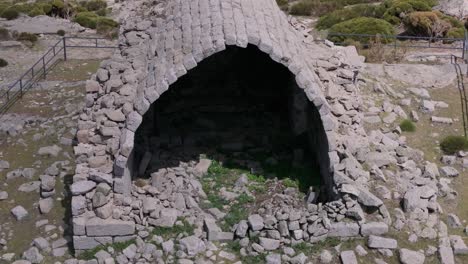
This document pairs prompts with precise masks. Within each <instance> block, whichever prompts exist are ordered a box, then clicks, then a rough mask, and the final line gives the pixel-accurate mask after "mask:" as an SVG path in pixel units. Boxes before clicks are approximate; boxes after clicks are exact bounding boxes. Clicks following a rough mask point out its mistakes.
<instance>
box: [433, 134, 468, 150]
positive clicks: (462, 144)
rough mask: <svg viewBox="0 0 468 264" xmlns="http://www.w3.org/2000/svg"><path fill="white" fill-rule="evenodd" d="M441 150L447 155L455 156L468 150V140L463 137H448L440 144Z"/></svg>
mask: <svg viewBox="0 0 468 264" xmlns="http://www.w3.org/2000/svg"><path fill="white" fill-rule="evenodd" d="M440 148H441V149H442V151H443V152H444V153H446V154H454V153H456V152H458V151H460V150H467V149H468V140H467V139H466V138H465V137H463V136H447V137H445V138H444V139H443V140H442V141H441V142H440Z"/></svg>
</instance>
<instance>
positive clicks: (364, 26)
mask: <svg viewBox="0 0 468 264" xmlns="http://www.w3.org/2000/svg"><path fill="white" fill-rule="evenodd" d="M329 32H330V33H344V34H370V35H377V34H379V35H393V34H395V31H394V29H393V26H392V25H391V24H390V23H388V22H387V21H385V20H382V19H378V18H370V17H359V18H353V19H351V20H348V21H344V22H341V23H338V24H336V25H334V26H332V27H331V28H330V31H329ZM347 38H350V39H353V40H357V41H360V42H361V43H365V42H368V41H369V39H368V38H358V37H344V36H331V37H330V38H329V39H330V40H331V41H333V42H343V41H344V40H345V39H347ZM382 42H384V43H386V42H387V40H386V39H382Z"/></svg>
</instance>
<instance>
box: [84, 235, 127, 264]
mask: <svg viewBox="0 0 468 264" xmlns="http://www.w3.org/2000/svg"><path fill="white" fill-rule="evenodd" d="M133 243H135V239H132V240H129V241H125V242H117V243H112V244H109V245H102V246H98V247H95V248H94V249H91V250H87V251H84V252H83V253H81V254H80V256H79V258H80V259H83V260H92V259H94V255H96V253H98V252H99V251H101V250H107V248H109V247H112V248H113V249H114V250H116V251H118V252H119V251H122V250H124V249H125V248H126V247H128V246H130V245H131V244H133Z"/></svg>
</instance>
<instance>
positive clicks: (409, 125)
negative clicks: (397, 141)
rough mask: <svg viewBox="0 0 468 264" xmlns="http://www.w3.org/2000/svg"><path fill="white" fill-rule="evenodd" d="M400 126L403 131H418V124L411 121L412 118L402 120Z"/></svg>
mask: <svg viewBox="0 0 468 264" xmlns="http://www.w3.org/2000/svg"><path fill="white" fill-rule="evenodd" d="M400 128H401V130H402V131H405V132H414V131H416V126H415V125H414V123H413V122H411V120H408V119H405V120H403V121H401V123H400Z"/></svg>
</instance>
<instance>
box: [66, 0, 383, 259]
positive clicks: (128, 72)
mask: <svg viewBox="0 0 468 264" xmlns="http://www.w3.org/2000/svg"><path fill="white" fill-rule="evenodd" d="M164 5H165V6H164V7H163V8H158V10H159V11H158V12H156V14H155V16H154V17H148V18H144V19H142V18H138V17H135V19H134V20H129V21H126V23H125V24H124V25H123V26H122V28H121V32H120V33H121V34H120V39H119V43H120V49H119V50H118V51H117V52H116V54H115V55H114V56H113V58H112V59H110V60H108V61H105V62H103V63H102V65H101V68H100V69H99V70H98V71H97V73H96V75H95V76H94V77H93V79H92V80H90V81H88V83H87V86H86V90H87V96H86V109H84V111H83V114H81V116H80V120H79V128H78V129H79V131H78V133H77V138H78V141H79V144H78V146H76V147H75V154H76V163H77V167H76V172H75V176H74V178H73V182H74V183H73V184H72V185H71V192H72V194H73V198H72V214H73V232H74V239H73V240H74V247H75V249H76V250H77V252H80V251H81V250H85V249H90V248H93V247H96V246H98V245H101V244H107V243H111V242H117V241H123V240H126V239H130V238H132V237H133V236H134V233H135V230H136V229H138V228H141V225H142V224H143V223H144V221H143V219H142V217H143V214H142V212H140V213H138V212H139V209H138V207H132V206H131V204H132V201H131V198H130V200H129V198H127V197H128V196H127V195H126V194H128V193H129V192H130V188H131V184H130V180H131V179H130V173H129V171H128V170H127V167H128V160H129V159H131V153H132V150H133V147H134V137H135V131H136V130H137V129H138V127H139V125H140V124H141V122H142V116H143V115H144V114H145V113H146V112H147V110H148V109H149V107H150V105H151V104H152V103H153V102H155V101H156V100H157V99H158V98H159V96H160V95H161V94H162V93H164V92H165V91H166V90H167V89H168V88H169V86H170V85H171V84H173V83H175V82H176V81H177V80H178V78H180V77H181V76H183V75H185V74H186V73H187V71H189V70H190V69H193V68H194V67H196V66H197V63H199V62H201V61H202V60H204V59H205V58H207V57H210V56H211V55H213V54H215V53H218V52H222V51H223V50H224V49H225V48H226V46H230V45H232V46H238V47H241V48H245V47H247V45H248V44H251V45H255V46H257V47H258V48H259V50H260V51H261V52H264V53H266V54H268V55H269V56H270V58H271V59H272V60H274V61H276V62H278V63H281V64H282V65H284V66H285V67H287V68H288V69H289V71H290V72H291V73H292V74H293V75H294V76H295V79H296V83H297V85H298V86H299V87H300V88H301V89H302V90H303V92H304V93H305V94H306V96H307V98H308V99H309V101H310V103H311V104H313V105H314V106H315V107H316V108H317V109H318V115H317V114H314V115H313V116H314V118H315V119H316V120H315V121H314V122H318V121H319V120H320V121H321V122H322V124H323V129H324V130H325V132H326V138H322V139H318V141H320V142H324V141H325V140H326V141H327V144H323V143H322V145H323V147H322V149H323V148H326V146H328V149H327V150H325V149H323V150H322V151H321V152H324V153H327V154H325V155H320V157H321V158H323V159H326V160H329V168H328V171H327V172H326V173H325V172H324V174H328V175H330V184H329V189H330V191H331V192H334V193H338V191H340V193H344V194H345V195H348V194H350V193H351V194H352V195H351V196H352V197H354V198H353V199H356V197H359V199H358V201H359V202H360V203H361V204H363V206H371V207H376V208H380V209H381V211H383V212H385V210H384V209H385V208H384V206H383V203H382V202H381V201H380V200H379V199H378V198H377V197H375V196H373V195H372V194H371V193H369V192H368V191H367V190H366V188H365V184H364V185H362V184H361V183H363V182H365V179H366V176H368V173H367V174H366V172H365V171H364V170H363V169H362V167H360V166H358V165H356V163H358V164H359V162H358V161H357V160H356V159H355V158H354V156H353V155H356V154H360V155H363V154H364V155H365V153H362V152H363V151H362V149H363V148H359V151H361V153H356V151H358V149H357V148H353V144H355V142H357V141H358V140H359V139H360V138H362V141H363V142H364V143H365V140H366V139H365V132H364V130H363V129H362V127H361V118H362V114H361V113H359V105H360V102H359V97H358V96H356V90H357V86H356V83H355V77H356V66H357V65H358V64H359V63H360V59H359V58H358V56H357V54H356V52H355V50H354V51H353V50H349V49H346V48H330V47H325V46H323V45H314V44H305V43H304V42H303V36H302V35H300V34H299V33H298V32H296V31H295V30H294V29H293V28H292V27H291V26H290V24H289V22H288V19H287V17H286V16H285V15H284V14H283V13H282V12H281V11H280V10H279V8H278V7H277V6H276V3H275V1H274V0H234V1H227V0H198V1H194V0H190V1H189V0H171V1H167V2H166V3H165V4H164ZM345 109H346V111H345ZM319 116H320V118H319ZM338 132H339V133H340V134H339V133H338ZM350 138H351V139H352V140H351V141H349V139H350ZM363 145H364V146H365V144H363ZM350 173H352V175H351V176H352V177H351V178H350V177H348V176H349V174H350ZM354 182H357V183H359V185H360V186H359V188H357V187H356V188H357V191H355V190H356V189H352V191H350V190H349V188H348V189H347V190H344V191H343V188H341V186H342V184H348V185H349V184H352V183H354ZM336 196H337V197H339V196H338V195H336ZM352 205H353V206H354V203H353V204H352ZM333 208H337V207H336V206H334V207H333ZM339 208H340V209H339V210H340V213H341V215H342V216H344V214H345V211H343V207H342V206H341V205H340V206H339ZM383 215H384V216H383V217H384V218H385V214H383ZM329 216H330V217H331V219H333V220H334V221H335V220H340V219H342V217H337V214H336V213H335V212H333V214H332V213H331V212H330V215H329ZM324 217H327V213H325V215H324ZM320 219H321V218H320ZM320 219H319V220H320ZM319 220H318V221H319ZM320 221H322V220H320ZM324 221H325V220H324ZM324 223H329V220H328V222H327V221H325V222H324ZM356 225H357V224H356ZM327 228H330V226H329V225H327ZM354 229H355V226H353V230H354ZM358 229H359V226H358ZM358 233H359V232H358Z"/></svg>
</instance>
